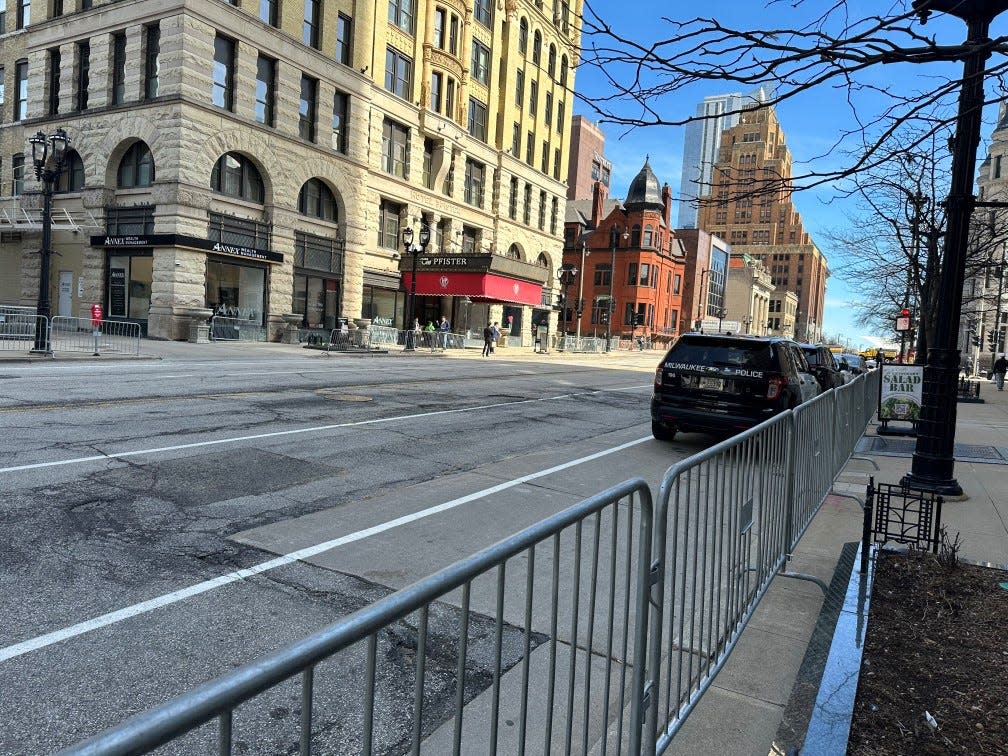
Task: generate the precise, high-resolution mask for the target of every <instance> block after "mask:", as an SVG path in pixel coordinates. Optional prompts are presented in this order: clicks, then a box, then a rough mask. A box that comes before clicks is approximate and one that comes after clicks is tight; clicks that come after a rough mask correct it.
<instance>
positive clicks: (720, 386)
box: [700, 377, 724, 391]
mask: <svg viewBox="0 0 1008 756" xmlns="http://www.w3.org/2000/svg"><path fill="white" fill-rule="evenodd" d="M700 388H702V389H707V390H709V391H724V378H707V377H702V378H700Z"/></svg>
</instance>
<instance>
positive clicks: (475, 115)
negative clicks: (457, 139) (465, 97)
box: [469, 97, 487, 142]
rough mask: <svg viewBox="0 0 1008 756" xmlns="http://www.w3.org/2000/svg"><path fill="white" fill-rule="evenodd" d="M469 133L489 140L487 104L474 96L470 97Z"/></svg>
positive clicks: (482, 140)
mask: <svg viewBox="0 0 1008 756" xmlns="http://www.w3.org/2000/svg"><path fill="white" fill-rule="evenodd" d="M469 135H470V136H472V137H475V138H476V139H479V140H480V141H481V142H485V141H486V140H487V106H486V105H485V104H483V103H482V102H480V101H479V100H477V99H476V98H474V97H470V98H469Z"/></svg>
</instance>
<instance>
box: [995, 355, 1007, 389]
mask: <svg viewBox="0 0 1008 756" xmlns="http://www.w3.org/2000/svg"><path fill="white" fill-rule="evenodd" d="M992 369H993V370H994V379H995V380H996V381H997V387H998V391H1004V379H1005V371H1006V370H1008V360H1006V359H1005V356H1004V355H1003V354H1002V355H1001V356H1000V357H998V359H997V360H996V361H995V362H994V367H993V368H992Z"/></svg>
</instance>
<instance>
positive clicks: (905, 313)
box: [900, 307, 910, 318]
mask: <svg viewBox="0 0 1008 756" xmlns="http://www.w3.org/2000/svg"><path fill="white" fill-rule="evenodd" d="M900 317H901V318H909V317H910V310H908V309H907V308H906V307H904V308H903V309H902V310H900Z"/></svg>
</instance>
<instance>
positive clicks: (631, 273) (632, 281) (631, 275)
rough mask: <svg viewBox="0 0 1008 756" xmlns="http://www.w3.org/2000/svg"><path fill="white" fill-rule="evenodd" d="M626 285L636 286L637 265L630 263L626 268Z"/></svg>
mask: <svg viewBox="0 0 1008 756" xmlns="http://www.w3.org/2000/svg"><path fill="white" fill-rule="evenodd" d="M627 285H628V286H636V285H637V263H630V265H629V266H627Z"/></svg>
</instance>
